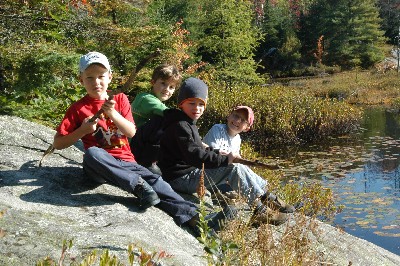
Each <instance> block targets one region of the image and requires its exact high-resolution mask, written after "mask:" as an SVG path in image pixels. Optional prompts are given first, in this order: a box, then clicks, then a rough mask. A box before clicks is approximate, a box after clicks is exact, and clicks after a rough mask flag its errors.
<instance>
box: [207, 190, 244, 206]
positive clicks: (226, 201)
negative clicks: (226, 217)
mask: <svg viewBox="0 0 400 266" xmlns="http://www.w3.org/2000/svg"><path fill="white" fill-rule="evenodd" d="M238 199H239V194H238V193H236V192H235V191H228V192H225V193H222V192H220V191H217V192H216V193H214V194H212V195H211V200H212V201H213V202H214V203H219V204H221V205H223V206H224V205H234V204H235V203H236V202H237V201H238Z"/></svg>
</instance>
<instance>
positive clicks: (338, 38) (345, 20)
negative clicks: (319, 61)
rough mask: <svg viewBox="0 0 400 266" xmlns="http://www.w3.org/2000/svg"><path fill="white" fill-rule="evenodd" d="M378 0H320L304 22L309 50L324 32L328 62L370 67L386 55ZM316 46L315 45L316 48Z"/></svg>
mask: <svg viewBox="0 0 400 266" xmlns="http://www.w3.org/2000/svg"><path fill="white" fill-rule="evenodd" d="M378 15H379V14H378V9H377V7H376V6H375V0H318V1H316V2H315V4H314V5H312V6H311V8H310V12H309V13H308V15H307V16H305V17H304V21H303V23H302V27H303V28H302V35H301V36H302V37H301V39H302V41H303V43H304V47H305V48H306V50H307V51H306V53H307V52H308V53H312V51H310V49H312V47H316V43H317V40H318V38H319V37H320V36H321V35H324V40H325V41H324V50H325V52H326V57H325V58H324V62H325V64H330V65H335V64H337V65H340V66H342V67H344V68H353V67H357V66H359V67H362V68H368V67H370V66H372V65H373V64H374V63H375V62H377V61H379V60H381V59H382V58H383V51H382V49H381V46H382V45H383V43H384V41H385V38H384V37H383V31H382V30H380V28H379V27H380V23H381V20H380V18H379V16H378ZM314 49H315V48H314Z"/></svg>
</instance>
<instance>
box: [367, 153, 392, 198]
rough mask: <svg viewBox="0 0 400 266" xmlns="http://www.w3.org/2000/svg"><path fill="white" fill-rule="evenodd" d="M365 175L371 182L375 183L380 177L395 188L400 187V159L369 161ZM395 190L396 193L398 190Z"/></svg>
mask: <svg viewBox="0 0 400 266" xmlns="http://www.w3.org/2000/svg"><path fill="white" fill-rule="evenodd" d="M363 176H364V178H365V180H366V181H367V182H370V184H375V183H376V181H377V180H378V179H381V180H384V181H385V182H386V183H387V185H388V186H390V187H392V189H393V190H397V189H400V170H399V160H385V159H384V160H382V161H375V162H367V163H366V164H365V167H364V173H363ZM366 186H367V185H366ZM393 192H394V193H395V192H396V191H393Z"/></svg>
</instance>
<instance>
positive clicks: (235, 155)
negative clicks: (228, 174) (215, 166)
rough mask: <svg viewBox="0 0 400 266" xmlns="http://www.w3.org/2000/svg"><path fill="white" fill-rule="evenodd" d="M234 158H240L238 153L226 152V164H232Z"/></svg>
mask: <svg viewBox="0 0 400 266" xmlns="http://www.w3.org/2000/svg"><path fill="white" fill-rule="evenodd" d="M236 158H240V155H239V154H233V153H232V152H231V153H229V154H228V164H233V161H234V160H235V159H236Z"/></svg>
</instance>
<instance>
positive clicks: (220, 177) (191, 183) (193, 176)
mask: <svg viewBox="0 0 400 266" xmlns="http://www.w3.org/2000/svg"><path fill="white" fill-rule="evenodd" d="M204 172H205V176H204V185H205V187H206V188H207V189H208V190H210V191H211V192H213V191H214V190H215V189H216V186H218V185H220V184H225V183H228V184H229V185H230V186H231V187H232V189H233V190H235V191H236V192H238V193H239V194H240V195H242V196H244V197H245V198H246V199H247V203H248V204H249V205H252V204H253V202H254V200H255V199H256V198H258V197H260V196H261V195H263V194H264V193H265V192H266V188H267V185H268V182H267V181H266V180H265V179H263V178H262V177H260V176H258V175H257V174H256V173H254V172H253V171H252V170H251V169H250V168H249V167H247V166H245V165H243V164H236V163H235V164H230V165H228V166H226V167H218V168H215V169H205V170H204ZM200 175H201V169H196V170H193V171H192V172H190V173H189V174H186V175H184V176H181V177H179V178H176V179H174V180H172V181H170V182H169V183H170V185H171V187H172V188H173V189H175V190H176V191H179V192H182V193H189V194H191V193H195V192H196V188H197V185H198V183H199V180H200Z"/></svg>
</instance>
